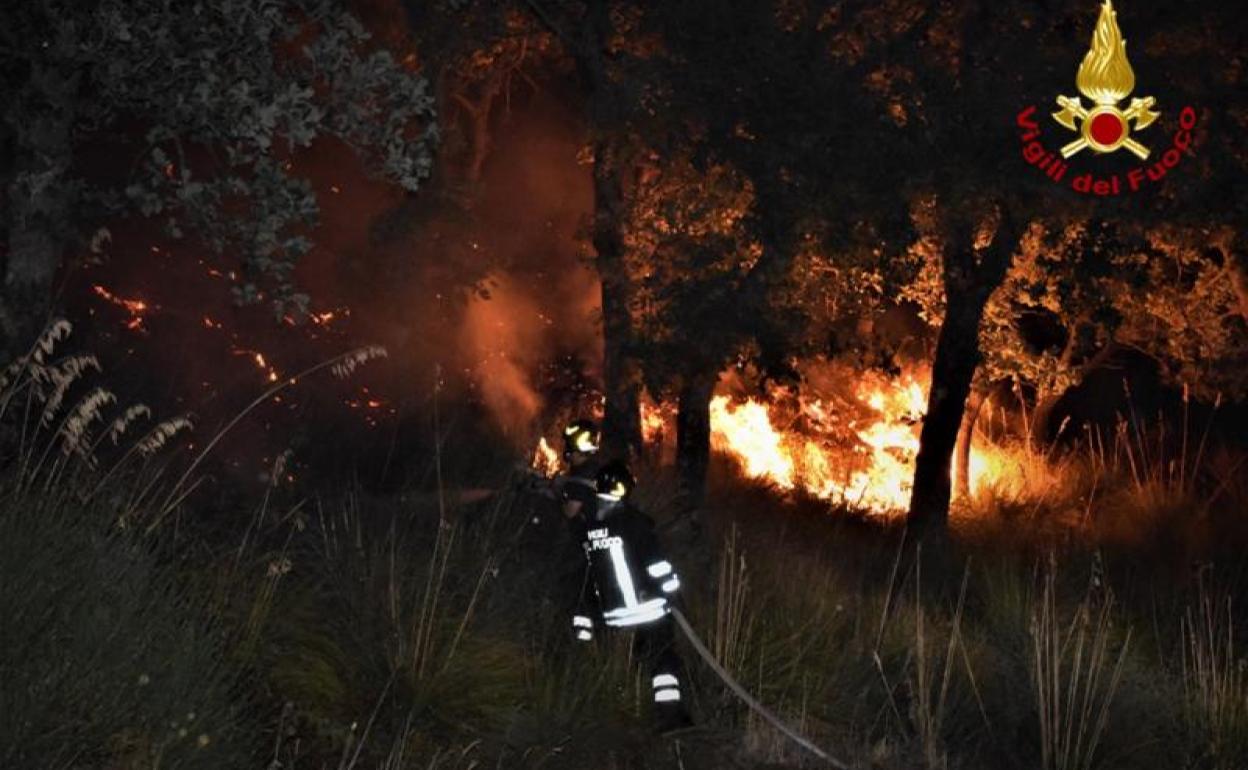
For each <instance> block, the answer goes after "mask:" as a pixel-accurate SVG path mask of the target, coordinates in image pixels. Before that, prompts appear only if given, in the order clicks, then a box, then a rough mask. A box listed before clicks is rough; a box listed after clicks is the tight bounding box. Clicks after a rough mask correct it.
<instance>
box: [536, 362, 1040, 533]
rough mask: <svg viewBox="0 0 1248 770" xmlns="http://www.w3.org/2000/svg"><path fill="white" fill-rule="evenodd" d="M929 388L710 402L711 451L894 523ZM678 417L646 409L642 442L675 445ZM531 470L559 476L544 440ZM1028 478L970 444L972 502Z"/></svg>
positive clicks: (883, 381) (907, 383)
mask: <svg viewBox="0 0 1248 770" xmlns="http://www.w3.org/2000/svg"><path fill="white" fill-rule="evenodd" d="M838 373H839V374H842V375H843V374H844V372H839V370H838ZM841 380H842V382H843V381H844V378H843V377H842V378H841ZM929 382H930V375H928V373H927V372H925V371H923V370H920V369H915V370H913V371H909V372H903V374H902V375H901V376H900V377H897V378H887V377H885V376H883V375H873V374H870V373H858V374H857V375H856V380H855V381H854V384H853V385H851V386H849V391H850V392H849V394H848V396H835V397H834V396H832V395H829V396H826V397H814V396H812V395H809V394H808V395H804V396H793V395H791V394H788V395H786V392H785V391H781V390H777V391H775V392H773V393H770V394H768V396H767V397H766V398H745V399H742V398H735V399H734V398H733V397H731V396H728V395H723V394H721V395H717V396H715V397H714V398H712V399H711V403H710V418H711V445H712V448H713V449H714V450H715V451H716V452H718V453H720V454H722V455H726V456H727V457H729V458H731V459H732V460H733V461H735V462H736V463H737V464H738V465H739V466H740V468H741V472H742V473H743V474H744V475H745V476H747V477H749V478H752V479H760V480H764V481H766V482H768V483H770V484H772V485H774V486H775V487H776V488H777V489H778V490H780V491H782V492H794V493H800V494H804V495H809V496H811V497H814V498H817V499H821V500H827V501H829V502H834V503H839V504H844V505H847V506H849V507H851V508H854V509H857V510H861V511H865V512H867V513H871V514H873V515H880V516H888V515H894V514H897V513H899V512H902V511H905V510H906V509H907V508H908V507H909V503H910V492H911V488H912V485H913V480H914V463H915V459H916V458H917V457H918V453H919V432H920V429H921V427H922V422H923V414H924V411H925V410H926V409H927V390H928V383H929ZM794 399H795V402H794ZM674 412H675V409H674V408H673V407H672V406H671V405H670V404H658V405H653V404H649V403H644V402H643V404H642V410H641V417H642V432H643V436H644V438H645V440H646V442H647V443H655V442H664V441H669V440H671V437H672V435H673V431H671V430H669V428H670V427H671V425H672V421H673V419H674V416H675V415H674ZM531 465H532V467H533V468H534V469H535V470H537V471H539V472H541V473H543V474H545V475H550V474H552V473H555V472H557V470H558V467H559V457H558V455H557V454H556V452H555V451H554V450H553V449H551V448H550V445H549V444H547V443H546V440H545V439H542V440H541V442H539V444H538V445H537V447H536V448H535V450H534V453H533V459H532V463H531ZM1024 476H1025V474H1024V472H1023V469H1022V467H1021V466H1020V464H1019V460H1018V458H1017V457H1015V456H1014V455H1013V454H1011V453H1010V452H1009V451H1007V450H1006V449H1004V448H1002V447H998V446H996V445H993V444H989V443H987V442H980V443H978V444H973V445H972V448H971V454H970V463H969V477H968V481H969V488H970V492H971V494H972V495H975V494H976V493H978V492H979V491H980V490H983V489H985V488H987V487H989V486H992V487H994V488H996V489H998V490H1001V491H1005V492H1010V491H1015V490H1016V489H1017V488H1018V487H1019V485H1020V484H1021V482H1022V479H1023V478H1024Z"/></svg>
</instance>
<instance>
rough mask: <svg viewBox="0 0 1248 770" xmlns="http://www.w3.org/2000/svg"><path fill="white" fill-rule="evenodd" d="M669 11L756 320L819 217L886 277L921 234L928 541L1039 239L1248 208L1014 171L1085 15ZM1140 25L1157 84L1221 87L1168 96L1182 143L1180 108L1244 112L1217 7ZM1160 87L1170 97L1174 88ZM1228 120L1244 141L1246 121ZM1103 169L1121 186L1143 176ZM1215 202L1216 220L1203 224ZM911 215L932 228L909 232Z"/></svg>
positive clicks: (1225, 142) (1196, 171)
mask: <svg viewBox="0 0 1248 770" xmlns="http://www.w3.org/2000/svg"><path fill="white" fill-rule="evenodd" d="M674 6H675V8H674V10H673V11H672V13H673V14H674V15H676V16H677V18H679V19H680V22H678V23H675V24H669V25H668V26H669V27H670V28H672V29H676V30H679V32H678V34H677V38H678V39H679V40H680V41H681V50H682V51H683V52H685V58H684V59H683V63H685V64H687V65H688V72H687V75H686V77H685V79H684V80H685V83H686V84H687V85H688V87H689V91H690V92H691V93H701V95H702V99H703V101H702V107H703V111H704V114H705V115H707V116H708V117H707V123H708V125H709V126H710V131H709V134H710V135H711V136H712V137H713V139H712V140H711V141H709V142H708V143H707V144H708V147H709V149H708V150H707V151H708V153H714V154H715V156H716V157H717V158H720V159H730V160H731V162H732V163H733V165H734V166H736V167H737V168H739V169H740V170H741V171H742V172H743V173H745V174H746V176H747V177H748V178H749V179H750V181H751V183H752V184H753V186H754V189H755V193H756V201H757V203H756V206H755V209H754V211H753V212H752V216H751V223H752V224H753V225H754V228H755V229H754V232H755V233H756V235H757V237H758V238H759V241H760V243H762V244H763V246H764V249H763V255H762V258H761V259H760V260H759V265H758V270H757V275H758V276H759V280H758V281H747V282H746V284H745V285H746V287H747V289H746V290H745V291H743V296H742V307H751V306H752V305H751V304H750V303H752V302H757V301H759V298H760V297H766V296H767V295H768V294H769V293H770V289H772V288H773V287H774V286H775V285H776V280H775V279H776V278H777V277H779V276H783V275H785V274H786V273H787V271H788V270H789V269H790V268H791V267H792V265H793V259H792V255H793V254H795V253H796V251H797V249H796V248H795V247H794V245H795V244H797V243H800V242H801V240H802V237H803V236H804V235H806V234H807V233H809V232H810V231H811V230H812V227H811V225H810V222H811V220H812V219H813V220H815V221H819V220H822V221H824V222H825V223H826V224H828V225H830V226H828V227H826V228H825V231H826V232H828V233H829V234H831V238H830V240H831V243H830V244H829V245H830V246H831V248H829V249H828V252H829V253H830V254H831V255H833V257H834V258H835V255H836V254H837V252H838V249H837V246H838V243H837V240H840V241H841V243H840V244H839V245H841V246H844V245H845V244H846V243H848V242H850V238H849V236H850V235H851V234H854V233H857V232H861V231H864V230H865V231H868V232H870V233H871V234H872V235H873V236H874V237H876V238H877V239H878V243H879V250H880V253H881V257H882V259H884V260H888V259H904V258H905V255H906V254H907V253H908V252H909V251H910V248H911V246H912V245H913V244H914V243H915V239H916V234H918V233H922V234H926V236H927V238H928V239H929V241H930V247H931V249H932V254H933V255H934V256H935V257H936V260H935V262H934V263H933V266H934V267H936V268H938V269H936V270H935V271H934V272H933V273H930V275H931V277H932V278H934V279H935V280H934V281H933V283H932V286H933V287H938V290H939V293H940V296H941V297H942V302H943V306H944V312H943V313H942V314H941V315H940V317H939V331H938V334H937V341H936V349H935V354H934V358H933V366H932V370H933V374H932V384H931V390H930V393H929V404H928V409H927V414H926V416H925V419H924V424H923V430H922V436H921V449H920V452H919V457H918V460H917V464H916V469H915V484H914V493H913V497H912V500H911V506H910V521H911V524H912V525H913V529H914V531H915V532H916V534H918V533H921V532H922V531H924V530H925V529H926V530H934V531H942V530H943V529H944V527H945V522H946V518H947V512H948V507H949V500H950V496H951V479H950V466H951V460H952V455H953V450H954V447H955V445H956V443H957V435H958V432H959V428H960V426H962V425H963V423H964V420H963V416H964V413H965V406H966V403H967V397H968V395H969V393H970V392H971V386H972V382H973V380H974V377H975V375H976V372H977V371H979V365H980V363H981V360H982V357H983V349H982V347H981V342H980V332H981V329H982V327H983V320H984V318H985V314H986V313H987V311H988V302H989V299H990V298H991V297H992V296H993V294H994V293H995V292H996V291H997V289H998V288H999V287H1000V286H1001V284H1002V283H1003V282H1004V281H1005V280H1006V276H1007V274H1008V273H1009V270H1010V267H1011V265H1012V264H1013V262H1014V260H1015V257H1016V255H1017V254H1018V253H1019V251H1020V248H1021V247H1022V246H1023V239H1024V237H1025V236H1026V235H1027V234H1028V233H1029V232H1031V231H1032V227H1033V224H1035V223H1038V224H1040V225H1041V226H1043V227H1044V228H1045V229H1046V230H1047V231H1052V232H1058V231H1060V230H1061V228H1062V226H1063V224H1064V223H1066V222H1069V221H1073V220H1076V219H1079V218H1083V219H1087V218H1089V217H1091V216H1092V215H1093V214H1094V213H1096V214H1099V215H1100V216H1102V217H1113V218H1115V219H1118V220H1121V221H1124V222H1132V223H1138V222H1145V221H1149V220H1150V219H1151V220H1154V221H1155V220H1156V219H1157V218H1159V217H1160V218H1163V219H1164V218H1177V219H1186V220H1193V219H1194V220H1201V219H1203V220H1205V221H1208V220H1209V218H1210V216H1211V215H1212V216H1213V217H1215V218H1216V217H1225V216H1226V215H1227V214H1228V213H1229V212H1227V206H1226V203H1225V201H1237V203H1235V204H1234V205H1235V206H1238V207H1242V205H1243V204H1242V201H1243V199H1244V196H1243V195H1236V194H1234V192H1235V190H1236V189H1238V188H1242V185H1243V182H1242V175H1237V174H1235V173H1234V172H1233V170H1232V173H1229V174H1228V173H1225V172H1226V170H1227V169H1226V168H1217V167H1214V166H1211V165H1210V164H1208V163H1199V164H1197V163H1190V166H1191V169H1190V170H1191V172H1192V174H1191V176H1190V178H1189V177H1184V178H1177V175H1176V179H1175V180H1174V182H1173V183H1172V182H1171V181H1170V180H1167V184H1166V185H1165V186H1164V187H1163V188H1162V189H1159V190H1152V191H1149V193H1148V194H1146V195H1140V196H1135V197H1132V198H1128V197H1126V196H1123V197H1120V198H1118V199H1097V198H1092V197H1083V196H1080V195H1078V194H1076V193H1074V192H1072V191H1070V190H1068V189H1063V188H1061V187H1058V186H1054V185H1053V184H1052V183H1051V182H1050V181H1049V180H1048V179H1047V178H1046V177H1044V175H1043V174H1040V173H1036V172H1035V170H1034V169H1031V168H1029V167H1028V166H1027V164H1026V162H1025V161H1023V160H1022V159H1021V158H1019V156H1018V147H1019V145H1018V137H1017V135H1016V131H1017V128H1016V125H1015V121H1014V120H1013V117H1014V116H1015V115H1016V114H1017V113H1018V105H1019V102H1020V100H1026V99H1027V98H1028V95H1033V94H1034V95H1036V96H1037V98H1039V97H1040V96H1041V95H1043V98H1044V99H1045V101H1048V100H1050V99H1052V98H1053V94H1054V93H1055V91H1053V90H1048V89H1061V88H1063V87H1066V88H1069V87H1070V86H1069V85H1064V84H1068V83H1069V82H1070V81H1071V80H1072V79H1073V75H1074V72H1075V70H1076V68H1077V65H1078V56H1079V54H1080V53H1082V52H1083V51H1084V50H1086V49H1085V48H1083V47H1082V46H1081V45H1080V43H1081V42H1082V40H1086V39H1087V37H1085V36H1086V35H1090V32H1091V26H1092V23H1093V22H1094V21H1095V18H1089V14H1088V9H1087V8H1086V7H1084V6H1083V5H1082V4H1074V3H1071V4H1068V5H1064V6H1062V7H1060V8H1046V9H1044V10H1043V11H1041V9H1038V8H1036V7H1033V6H1028V5H1026V4H1022V3H1004V4H1000V3H998V4H990V5H985V4H972V3H946V4H937V5H931V4H926V3H920V2H917V1H912V0H894V1H892V2H886V3H865V2H864V3H842V4H839V5H837V6H836V7H835V8H833V9H831V10H827V9H824V8H821V7H816V6H815V4H806V3H801V2H788V3H783V4H781V5H779V6H760V7H758V8H751V9H742V10H741V11H740V12H734V13H732V14H715V13H714V12H713V10H714V9H710V8H707V7H697V6H698V4H696V3H695V4H686V3H681V4H674ZM1132 13H1133V16H1132V22H1131V24H1132V25H1133V26H1135V27H1138V28H1140V29H1153V30H1161V31H1162V32H1159V33H1155V35H1154V37H1155V38H1158V39H1157V40H1156V41H1154V40H1149V41H1148V42H1147V45H1148V57H1149V58H1150V60H1151V61H1152V62H1155V65H1154V66H1155V67H1156V68H1157V70H1158V71H1163V72H1178V71H1182V72H1187V73H1190V72H1194V71H1196V70H1194V69H1193V66H1192V63H1191V61H1192V59H1191V57H1193V56H1195V57H1197V58H1198V59H1199V60H1201V61H1206V62H1208V63H1209V65H1210V66H1211V67H1215V68H1216V70H1217V71H1218V72H1219V73H1220V77H1218V78H1212V79H1209V82H1208V83H1205V84H1201V83H1196V82H1194V80H1195V79H1194V78H1193V77H1190V76H1189V77H1187V78H1186V79H1185V80H1184V82H1182V83H1181V84H1180V86H1181V88H1182V89H1183V90H1182V91H1177V90H1176V91H1164V90H1159V91H1158V92H1157V93H1158V100H1159V102H1164V103H1166V104H1168V105H1170V109H1171V112H1170V113H1169V114H1168V122H1167V123H1166V125H1167V127H1168V128H1170V129H1171V130H1173V128H1174V127H1175V121H1176V119H1177V116H1178V114H1179V108H1180V106H1181V105H1182V104H1183V101H1184V100H1185V99H1192V100H1195V99H1200V101H1201V102H1202V104H1204V103H1208V104H1210V105H1217V107H1216V108H1217V109H1219V110H1223V109H1225V105H1227V104H1228V103H1234V99H1233V98H1231V95H1230V89H1231V88H1232V87H1233V84H1234V82H1236V79H1237V78H1240V77H1242V76H1241V75H1239V74H1237V73H1239V72H1240V71H1241V69H1242V68H1235V67H1233V66H1232V67H1227V66H1225V65H1217V64H1216V63H1217V62H1219V61H1220V60H1221V61H1223V62H1225V61H1226V60H1228V57H1230V58H1231V60H1233V57H1234V54H1233V53H1232V51H1233V50H1234V45H1233V37H1234V33H1231V32H1228V30H1229V29H1233V28H1234V25H1232V24H1221V23H1219V20H1218V18H1217V17H1216V11H1215V9H1211V10H1210V11H1209V12H1208V13H1206V14H1205V15H1198V14H1192V15H1191V16H1189V17H1187V18H1185V19H1184V20H1183V21H1182V22H1180V23H1177V24H1176V21H1175V20H1174V19H1173V18H1172V15H1167V16H1166V17H1165V18H1162V17H1161V16H1160V15H1158V13H1157V12H1150V11H1145V10H1138V11H1137V10H1136V9H1132ZM681 14H684V16H683V17H682V16H681ZM1076 29H1085V30H1087V32H1084V33H1083V34H1080V35H1075V34H1073V33H1072V30H1076ZM1196 69H1199V67H1197V68H1196ZM1153 82H1154V83H1155V84H1156V86H1157V88H1159V89H1164V84H1163V83H1162V82H1160V78H1156V79H1154V81H1153ZM1180 86H1176V88H1178V87H1180ZM1226 114H1227V115H1228V116H1230V119H1229V120H1228V122H1230V123H1234V122H1235V121H1236V120H1238V121H1239V122H1241V123H1242V120H1243V118H1242V111H1241V112H1235V110H1234V109H1231V110H1229V111H1228V112H1227V113H1226ZM1236 115H1239V117H1238V118H1236V117H1234V116H1236ZM1054 125H1055V126H1056V124H1054ZM1055 130H1056V128H1055ZM1228 133H1230V134H1234V133H1235V132H1228ZM1238 135H1239V136H1242V132H1239V134H1238ZM1158 136H1160V134H1158ZM1200 139H1201V141H1204V140H1205V139H1206V137H1205V136H1204V135H1203V134H1202V135H1201V137H1200ZM1217 144H1218V148H1217V149H1218V150H1219V151H1223V150H1225V151H1228V152H1229V153H1230V154H1231V155H1233V156H1234V157H1236V158H1238V159H1240V160H1241V162H1242V158H1243V155H1244V153H1243V148H1242V146H1240V145H1242V139H1236V138H1233V137H1231V136H1224V137H1219V139H1218V141H1217ZM1204 152H1205V150H1203V149H1202V154H1203V153H1204ZM1120 155H1123V156H1125V155H1126V153H1121V154H1120ZM1107 162H1108V163H1110V164H1111V165H1110V166H1109V167H1108V168H1111V169H1114V170H1116V171H1119V172H1120V173H1124V174H1125V172H1126V169H1127V167H1128V166H1129V165H1130V164H1131V163H1132V162H1133V159H1132V160H1124V159H1123V158H1122V157H1117V158H1110V159H1108V161H1107ZM1113 163H1118V164H1120V165H1117V166H1114V165H1112V164H1113ZM1197 179H1199V180H1200V181H1199V185H1198V184H1196V180H1197ZM1215 190H1216V191H1217V193H1215V194H1218V195H1221V196H1222V197H1221V201H1222V203H1218V202H1217V198H1215V197H1214V195H1213V194H1211V193H1214V191H1215ZM1202 203H1203V204H1204V205H1205V206H1207V208H1204V209H1203V210H1201V209H1199V208H1197V207H1199V206H1200V205H1201V204H1202ZM1194 212H1198V213H1195V216H1193V213H1194ZM911 213H917V215H918V217H917V219H916V220H915V221H913V222H910V221H907V220H908V219H909V216H910V214H911ZM1228 274H1233V271H1231V272H1230V273H1228ZM769 276H770V278H771V280H768V277H769ZM750 288H755V289H763V291H761V292H759V293H753V292H751V291H750Z"/></svg>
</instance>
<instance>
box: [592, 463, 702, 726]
mask: <svg viewBox="0 0 1248 770" xmlns="http://www.w3.org/2000/svg"><path fill="white" fill-rule="evenodd" d="M633 486H634V480H633V477H632V474H630V473H629V471H628V468H627V467H626V466H625V465H624V463H622V462H618V461H615V462H610V463H607V464H605V465H604V466H603V467H602V469H601V470H599V472H598V475H597V477H596V480H595V498H596V499H595V504H594V506H593V508H585V507H582V508H581V513H580V514H579V516H580V517H581V518H583V519H584V537H583V540H582V548H583V550H584V552H585V558H586V560H587V562H588V564H587V570H588V575H587V578H588V579H587V580H583V581H582V586H583V587H582V590H581V597H580V602H579V603H578V609H577V611H576V613H575V614H574V615H573V617H572V628H573V631H574V633H575V635H576V639H577V640H578V641H580V642H592V641H593V639H594V632H595V630H596V629H597V628H598V627H599V626H600V625H604V626H607V627H609V628H620V629H632V630H633V632H634V636H633V657H634V658H635V659H636V660H637V661H638V664H639V665H644V666H646V667H647V668H648V669H649V676H650V686H651V694H652V697H653V713H654V716H655V722H656V727H657V728H658V731H659V732H660V733H663V734H671V733H674V732H676V731H680V730H683V729H685V728H688V727H691V726H692V725H693V721H692V720H691V719H690V717H689V712H688V710H687V709H686V707H685V703H684V701H683V693H682V689H681V686H682V685H681V683H682V681H683V676H684V674H683V666H682V664H681V660H680V656H679V655H678V654H677V652H676V634H675V629H674V628H673V624H672V618H671V615H670V614H669V613H670V611H671V608H670V606H669V603H670V602H671V600H672V599H673V598H674V597H675V593H676V591H677V590H678V589H679V588H680V579H679V578H678V577H677V576H676V571H675V569H674V568H673V567H672V565H671V563H670V562H668V561H667V559H665V558H664V556H663V554H662V551H661V550H660V547H659V542H658V537H657V536H656V535H655V531H654V521H653V520H652V519H651V518H650V517H649V516H647V515H645V514H644V513H642V512H641V511H640V510H638V509H637V508H636V507H635V506H633V505H632V504H631V503H630V502H629V500H628V497H629V493H630V492H631V491H632V488H633Z"/></svg>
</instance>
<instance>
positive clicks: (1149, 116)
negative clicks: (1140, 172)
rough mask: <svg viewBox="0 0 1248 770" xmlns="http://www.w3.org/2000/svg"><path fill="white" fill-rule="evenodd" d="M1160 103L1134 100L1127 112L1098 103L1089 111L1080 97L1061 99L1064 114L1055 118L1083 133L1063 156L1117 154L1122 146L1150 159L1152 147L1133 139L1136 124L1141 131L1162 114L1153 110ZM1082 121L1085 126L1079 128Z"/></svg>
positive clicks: (1065, 149)
mask: <svg viewBox="0 0 1248 770" xmlns="http://www.w3.org/2000/svg"><path fill="white" fill-rule="evenodd" d="M1156 102H1157V100H1156V99H1154V98H1153V97H1151V96H1146V97H1144V98H1142V99H1141V98H1139V97H1137V98H1134V99H1132V100H1131V104H1130V105H1129V106H1128V107H1127V109H1126V110H1120V109H1118V107H1117V106H1115V105H1114V104H1098V105H1096V106H1095V107H1093V108H1092V109H1090V110H1089V109H1086V108H1084V106H1083V103H1082V102H1080V100H1079V97H1077V96H1059V97H1057V105H1058V106H1059V107H1061V108H1062V110H1061V112H1055V113H1053V119H1054V120H1056V121H1057V122H1058V123H1061V124H1062V125H1063V126H1065V127H1066V128H1069V129H1070V130H1071V131H1079V132H1080V134H1082V136H1080V137H1079V138H1078V139H1076V140H1075V141H1073V142H1071V143H1070V144H1068V145H1066V146H1065V147H1063V148H1062V157H1063V158H1069V157H1070V156H1071V155H1074V154H1075V153H1077V152H1079V151H1080V150H1083V149H1085V148H1089V147H1090V148H1091V149H1092V150H1093V151H1095V152H1113V151H1114V150H1116V149H1118V148H1119V147H1125V148H1127V149H1128V150H1130V151H1131V152H1132V153H1133V154H1134V155H1135V156H1136V157H1137V158H1139V159H1140V160H1144V159H1145V158H1147V157H1148V152H1149V151H1148V148H1147V147H1145V146H1144V145H1142V144H1140V143H1139V142H1137V141H1136V140H1134V139H1132V138H1131V130H1132V125H1131V124H1132V123H1134V124H1135V126H1134V129H1135V130H1136V131H1139V130H1141V129H1144V128H1147V127H1148V126H1150V125H1152V123H1153V121H1155V120H1157V118H1158V117H1160V114H1161V113H1158V112H1154V111H1153V109H1152V108H1153V105H1154V104H1156ZM1076 119H1078V120H1079V121H1080V124H1081V125H1078V126H1077V125H1076V124H1075V120H1076Z"/></svg>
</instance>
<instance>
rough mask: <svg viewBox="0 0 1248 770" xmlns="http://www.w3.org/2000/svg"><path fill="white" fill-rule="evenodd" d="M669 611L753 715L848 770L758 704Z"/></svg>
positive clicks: (677, 612)
mask: <svg viewBox="0 0 1248 770" xmlns="http://www.w3.org/2000/svg"><path fill="white" fill-rule="evenodd" d="M671 610H672V617H674V618H675V619H676V625H678V626H680V630H681V631H683V632H684V633H685V638H687V639H688V640H689V643H690V644H692V645H693V649H695V650H697V653H698V655H699V656H701V658H702V660H704V661H706V664H707V665H708V666H710V667H711V670H712V671H714V672H715V674H716V675H717V676H719V678H720V679H721V680H722V681H723V683H724V684H726V685H728V689H730V690H732V691H733V692H734V693H736V695H737V697H738V698H740V699H741V700H742V701H744V702H745V705H747V706H749V707H750V708H751V709H753V711H754V713H756V714H758V715H759V716H761V717H762V718H763V719H766V720H767V721H768V722H769V723H770V724H771V726H772V727H774V728H776V729H777V730H779V731H780V732H782V733H784V735H785V736H787V737H788V738H789V739H790V740H792V741H793V742H794V743H796V744H797V745H799V746H801V747H802V748H804V749H806V750H807V751H809V752H810V753H812V754H814V755H815V756H817V757H819V758H820V759H822V760H823V761H825V762H827V763H828V764H829V765H831V766H832V767H835V768H838V770H849V765H847V764H845V763H844V762H842V761H840V760H839V759H837V758H836V757H833V756H832V755H830V754H828V753H827V752H826V751H824V750H823V749H821V748H819V747H818V746H816V745H815V744H813V743H811V742H810V741H809V740H808V739H806V738H803V737H802V736H801V735H798V733H797V731H795V730H794V729H793V728H792V727H790V726H788V725H786V724H785V723H784V722H782V721H780V718H779V717H777V716H776V715H775V714H773V713H772V712H771V711H770V710H769V709H768V708H767V707H766V706H764V705H763V704H761V703H759V702H758V700H757V699H756V698H754V696H752V695H750V694H749V693H748V692H746V690H745V688H744V687H742V686H741V684H740V683H739V682H738V681H737V680H736V679H734V678H733V676H732V674H729V673H728V672H727V670H725V669H724V667H723V666H721V665H720V664H719V661H717V660H715V656H714V655H712V654H711V651H710V650H708V649H707V648H706V645H705V644H703V643H702V640H701V639H699V638H698V635H697V633H696V632H694V630H693V626H691V625H689V621H688V620H687V619H686V618H685V616H684V614H683V613H681V611H680V610H678V609H676V608H675V607H672V608H671Z"/></svg>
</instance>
